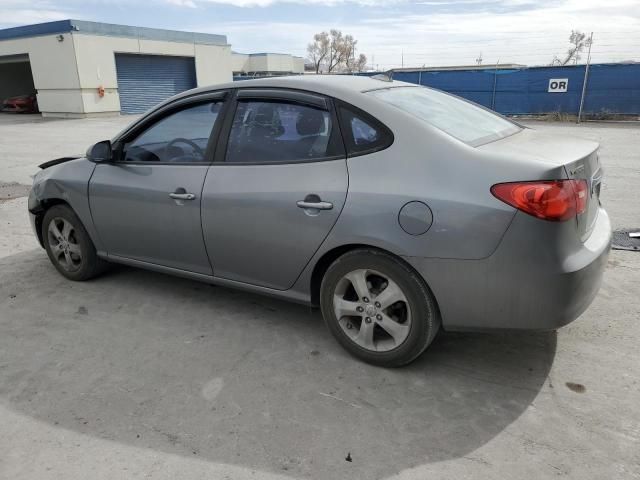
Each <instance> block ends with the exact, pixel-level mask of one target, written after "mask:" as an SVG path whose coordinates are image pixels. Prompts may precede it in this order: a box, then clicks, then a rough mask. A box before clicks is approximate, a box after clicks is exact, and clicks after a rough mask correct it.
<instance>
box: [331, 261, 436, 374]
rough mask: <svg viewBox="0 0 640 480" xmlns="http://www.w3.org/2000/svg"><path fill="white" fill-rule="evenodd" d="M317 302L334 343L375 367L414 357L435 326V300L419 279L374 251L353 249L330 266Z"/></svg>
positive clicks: (422, 349) (401, 263)
mask: <svg viewBox="0 0 640 480" xmlns="http://www.w3.org/2000/svg"><path fill="white" fill-rule="evenodd" d="M320 306H321V309H322V314H323V316H324V319H325V322H326V323H327V326H328V327H329V330H330V331H331V333H332V334H333V335H334V337H335V338H336V339H337V340H338V341H339V342H340V344H341V345H342V346H343V347H345V348H346V349H347V350H348V351H349V352H351V353H352V354H353V355H355V356H356V357H358V358H360V359H362V360H364V361H366V362H368V363H372V364H375V365H381V366H386V367H397V366H401V365H405V364H407V363H409V362H411V361H413V360H415V359H416V358H417V357H418V356H419V355H420V354H421V353H422V352H423V351H424V350H425V349H426V348H427V347H428V346H429V344H430V343H431V341H432V340H433V338H434V337H435V335H436V333H437V332H438V329H439V328H440V317H439V313H438V309H437V306H436V302H435V299H434V298H433V295H432V294H431V292H430V291H429V289H428V287H427V286H426V285H425V283H424V281H423V280H422V278H420V277H419V276H418V275H417V274H416V273H415V272H414V271H413V270H412V269H411V268H410V267H409V266H407V265H406V264H404V263H403V262H402V261H400V260H398V259H396V258H395V257H393V256H391V255H389V254H387V253H385V252H382V251H379V250H374V249H359V250H353V251H351V252H348V253H346V254H344V255H342V256H341V257H339V258H338V259H337V260H335V261H334V262H333V263H332V264H331V266H330V267H329V268H328V270H327V272H326V273H325V275H324V278H323V280H322V285H321V291H320Z"/></svg>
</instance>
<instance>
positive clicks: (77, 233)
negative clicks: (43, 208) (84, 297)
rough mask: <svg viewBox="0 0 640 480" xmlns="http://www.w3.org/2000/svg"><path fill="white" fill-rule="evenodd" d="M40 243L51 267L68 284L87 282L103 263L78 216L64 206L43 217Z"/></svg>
mask: <svg viewBox="0 0 640 480" xmlns="http://www.w3.org/2000/svg"><path fill="white" fill-rule="evenodd" d="M42 239H43V241H44V247H45V249H46V251H47V255H48V256H49V260H51V263H53V266H54V267H56V269H57V270H58V271H59V272H60V273H61V274H62V275H64V276H65V277H67V278H68V279H69V280H76V281H81V280H88V279H90V278H92V277H94V276H96V275H97V274H99V273H100V272H102V270H103V268H104V265H105V263H104V262H103V261H102V260H100V259H99V258H98V256H97V255H96V249H95V246H94V245H93V242H92V241H91V238H90V237H89V234H88V233H87V231H86V230H85V228H84V226H83V225H82V222H81V221H80V219H79V218H78V216H77V215H76V214H75V213H74V212H73V210H71V208H69V207H67V206H66V205H54V206H53V207H51V208H50V209H49V210H47V212H46V213H45V215H44V219H43V221H42Z"/></svg>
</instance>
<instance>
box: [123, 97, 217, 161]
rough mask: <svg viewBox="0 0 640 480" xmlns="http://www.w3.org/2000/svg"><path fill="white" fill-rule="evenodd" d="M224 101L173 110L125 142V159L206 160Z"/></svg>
mask: <svg viewBox="0 0 640 480" xmlns="http://www.w3.org/2000/svg"><path fill="white" fill-rule="evenodd" d="M221 107H222V102H219V101H218V102H207V103H200V104H198V105H194V106H190V107H187V108H184V109H182V110H179V111H177V112H174V113H171V114H169V115H168V116H166V117H164V118H163V119H162V120H159V121H158V122H156V123H154V124H153V125H152V126H151V127H149V128H147V129H146V130H145V131H144V132H142V133H141V134H140V135H138V136H137V137H136V138H135V139H134V140H133V141H131V142H128V143H125V145H124V155H123V160H124V161H125V162H172V163H191V162H206V161H207V159H206V158H205V152H206V150H207V143H208V142H209V137H210V136H211V131H212V130H213V126H214V124H215V122H216V119H217V118H218V114H219V113H220V108H221Z"/></svg>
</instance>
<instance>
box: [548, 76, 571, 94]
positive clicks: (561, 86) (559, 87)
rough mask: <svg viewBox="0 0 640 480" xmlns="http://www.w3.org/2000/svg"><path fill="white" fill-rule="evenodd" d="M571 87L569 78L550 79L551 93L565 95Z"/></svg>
mask: <svg viewBox="0 0 640 480" xmlns="http://www.w3.org/2000/svg"><path fill="white" fill-rule="evenodd" d="M568 86H569V79H568V78H550V79H549V90H548V92H549V93H564V92H566V91H567V87H568Z"/></svg>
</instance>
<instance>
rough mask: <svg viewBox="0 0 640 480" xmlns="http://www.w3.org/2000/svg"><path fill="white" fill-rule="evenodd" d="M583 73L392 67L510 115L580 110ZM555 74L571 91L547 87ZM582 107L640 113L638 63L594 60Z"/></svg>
mask: <svg viewBox="0 0 640 480" xmlns="http://www.w3.org/2000/svg"><path fill="white" fill-rule="evenodd" d="M584 74H585V66H584V65H575V66H566V67H529V68H518V69H508V70H507V69H497V70H437V71H436V70H423V71H411V72H406V71H398V72H394V74H393V79H394V80H402V81H405V82H411V83H417V84H421V85H425V86H429V87H434V88H438V89H440V90H444V91H446V92H450V93H453V94H455V95H459V96H461V97H464V98H467V99H469V100H472V101H474V102H476V103H479V104H481V105H484V106H486V107H488V108H493V109H494V110H496V111H497V112H500V113H503V114H508V115H517V114H542V113H551V112H563V113H569V114H577V113H578V109H579V107H580V96H581V94H582V83H583V80H584ZM369 75H370V74H369ZM552 78H567V79H568V80H569V81H568V88H567V91H566V92H564V93H550V92H548V88H549V80H550V79H552ZM494 82H495V95H494ZM583 112H584V113H601V112H608V113H615V114H629V115H638V114H640V64H637V63H636V64H623V63H621V64H612V63H609V64H607V63H603V64H592V65H591V66H590V67H589V77H588V81H587V90H586V94H585V100H584V107H583Z"/></svg>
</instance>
